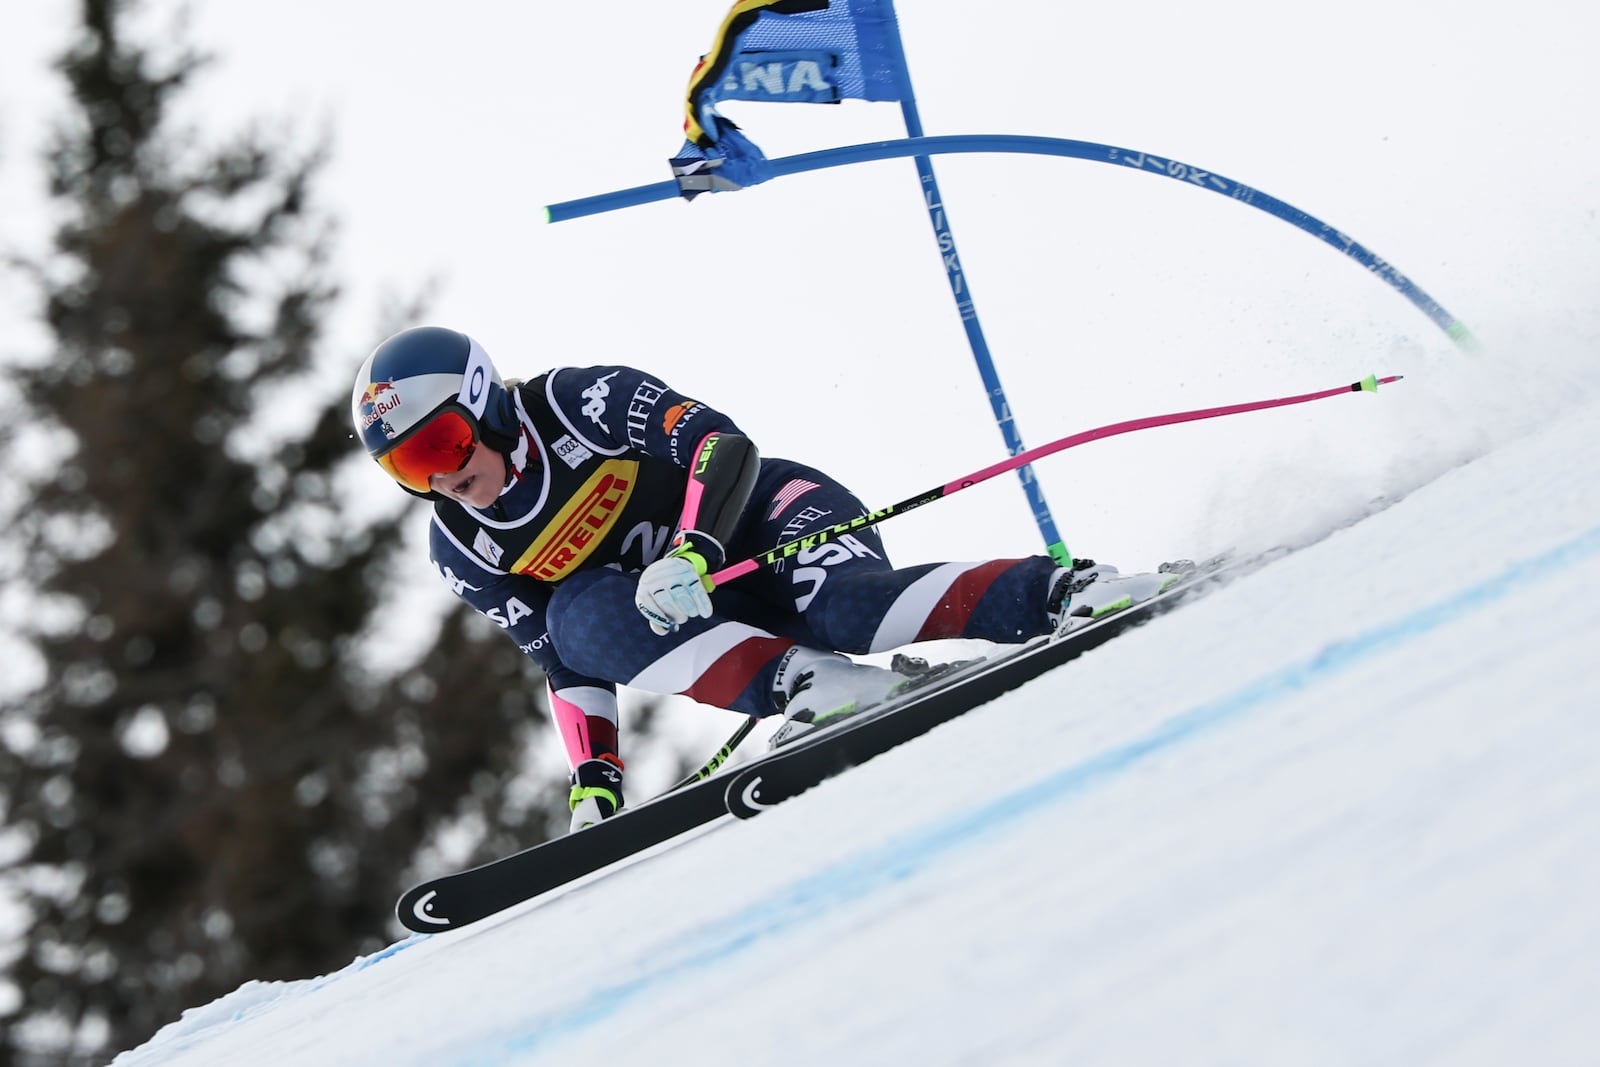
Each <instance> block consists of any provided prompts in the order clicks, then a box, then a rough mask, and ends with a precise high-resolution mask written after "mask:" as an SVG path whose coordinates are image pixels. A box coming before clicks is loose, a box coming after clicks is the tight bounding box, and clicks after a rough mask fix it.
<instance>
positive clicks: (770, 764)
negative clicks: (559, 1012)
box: [395, 558, 1265, 934]
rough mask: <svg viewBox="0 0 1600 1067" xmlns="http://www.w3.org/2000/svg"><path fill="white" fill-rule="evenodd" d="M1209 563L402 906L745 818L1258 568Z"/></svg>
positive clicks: (445, 921) (537, 891)
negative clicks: (1071, 626)
mask: <svg viewBox="0 0 1600 1067" xmlns="http://www.w3.org/2000/svg"><path fill="white" fill-rule="evenodd" d="M1262 562H1265V560H1264V559H1260V558H1258V559H1253V560H1249V561H1245V562H1244V563H1238V564H1226V565H1223V564H1217V563H1214V562H1213V563H1208V564H1202V565H1201V566H1200V567H1199V568H1197V569H1196V570H1195V571H1194V572H1193V573H1192V574H1190V575H1188V576H1187V577H1186V578H1185V579H1184V581H1183V582H1181V583H1180V584H1179V585H1177V586H1175V587H1173V588H1172V589H1169V590H1167V591H1166V592H1165V593H1162V594H1160V595H1159V596H1157V597H1155V598H1154V599H1152V600H1148V601H1146V602H1144V603H1143V604H1136V605H1134V606H1133V607H1130V608H1126V609H1124V610H1122V611H1120V612H1118V613H1117V614H1115V615H1111V616H1108V617H1107V618H1105V619H1102V620H1100V621H1099V622H1095V623H1091V624H1089V625H1087V626H1084V627H1082V628H1080V629H1078V630H1075V631H1073V632H1072V633H1070V634H1068V635H1067V636H1065V637H1062V638H1058V639H1055V640H1051V641H1037V642H1034V643H1033V644H1029V645H1025V646H1022V647H1021V648H1020V649H1017V650H1014V651H1010V652H1006V653H1002V654H1001V655H999V656H998V657H995V658H990V659H986V660H981V661H978V662H976V663H973V664H971V665H968V666H964V667H961V668H958V669H956V670H953V671H949V672H947V673H939V674H935V675H933V676H930V678H929V679H928V680H926V681H924V682H922V683H921V684H919V685H917V686H916V687H915V688H914V689H913V690H912V691H911V692H910V693H909V694H907V695H905V696H903V697H899V698H897V699H895V700H893V701H891V702H889V703H888V704H885V705H882V706H880V707H876V708H868V709H866V710H865V711H863V712H861V713H860V714H858V715H856V716H854V717H852V718H850V719H846V720H845V721H843V722H840V723H837V724H834V725H830V726H828V727H825V728H820V729H818V730H816V731H815V732H813V733H809V734H805V735H803V736H801V737H800V738H798V739H796V740H795V741H793V742H791V743H790V744H787V745H784V746H782V747H780V748H778V749H776V750H774V751H772V752H769V753H767V754H766V755H764V756H762V757H760V758H759V759H756V760H753V761H751V762H750V763H747V764H745V765H744V766H742V767H740V768H738V769H737V770H736V771H735V772H734V773H733V775H732V777H731V778H730V777H729V776H728V775H717V776H716V777H712V778H706V779H703V780H701V781H698V782H695V783H694V784H692V785H686V786H683V787H681V788H678V789H675V790H673V791H671V792H668V793H665V794H663V795H661V796H659V797H657V798H655V799H654V800H650V801H648V802H646V803H644V804H641V805H640V806H639V807H637V808H627V809H624V810H623V811H622V812H621V813H620V814H618V815H616V816H614V817H612V818H610V819H607V820H606V821H605V822H603V823H600V824H599V825H597V826H591V827H589V828H588V829H586V830H582V831H579V832H578V833H575V834H569V835H567V836H565V837H558V838H554V839H552V840H550V841H546V842H544V843H543V844H540V845H535V846H533V847H532V848H528V849H524V850H523V851H521V852H517V853H514V854H513V855H510V856H506V857H505V858H503V859H498V860H494V861H492V862H490V863H486V864H484V865H482V866H480V867H474V868H472V869H471V870H466V871H460V872H457V873H455V874H447V875H444V876H442V877H440V878H434V879H431V880H429V881H426V882H423V883H422V884H420V885H418V886H415V887H413V888H411V889H409V890H407V891H406V892H405V893H404V894H403V895H402V896H401V897H400V900H399V902H398V903H397V904H396V906H395V912H396V914H397V915H398V917H399V919H400V922H401V924H402V925H404V926H405V927H406V928H407V929H409V930H414V931H416V932H418V933H425V934H426V933H439V932H442V931H445V930H456V929H459V928H461V927H463V926H466V925H468V924H469V923H474V922H477V921H478V920H480V919H484V918H487V917H488V916H490V915H494V914H496V913H497V912H501V911H504V910H505V909H506V908H509V907H512V906H514V905H517V904H521V903H522V902H524V901H527V900H532V899H533V898H535V897H537V896H540V895H542V894H544V893H548V892H549V891H550V890H552V889H556V888H558V887H560V886H563V885H566V884H567V883H569V882H573V881H576V880H577V879H579V878H582V877H584V876H585V875H589V874H593V873H595V872H596V871H599V870H603V869H604V868H606V867H609V866H610V865H611V864H613V863H616V862H618V861H620V860H623V859H626V858H628V857H629V856H633V855H635V854H637V853H639V852H643V851H644V850H646V849H649V848H653V847H654V846H656V845H659V844H661V843H663V842H665V841H669V840H671V839H672V838H674V837H677V836H678V835H680V834H683V833H686V832H687V831H689V830H692V829H694V828H696V827H698V826H702V825H704V824H706V823H709V822H711V821H713V820H715V819H719V818H721V817H722V816H724V815H726V814H727V813H729V812H732V813H733V814H735V815H737V816H739V817H740V818H749V817H750V816H752V815H755V814H758V813H759V812H760V811H762V810H763V809H764V808H768V807H771V806H772V805H774V804H776V803H779V802H780V801H782V800H786V799H788V798H789V797H792V796H795V795H796V794H798V793H801V792H803V791H805V790H806V789H809V788H810V787H811V786H813V785H816V784H817V783H818V782H820V781H822V780H824V779H826V778H830V777H832V776H833V775H835V774H838V773H839V772H840V771H843V770H845V769H846V768H848V767H852V766H855V765H856V764H858V763H864V762H865V761H867V760H869V759H871V758H872V757H874V756H877V755H879V754H881V753H883V752H885V751H887V750H888V749H890V748H893V747H894V746H895V745H898V744H901V743H902V742H905V741H908V740H910V739H912V738H914V737H916V736H918V735H920V734H923V733H926V732H927V731H929V730H931V729H933V727H935V726H937V725H939V724H940V723H942V722H947V721H949V720H950V719H953V718H955V717H956V716H958V715H960V714H962V713H963V712H966V711H970V710H971V709H972V708H974V707H977V706H978V705H979V704H982V703H985V702H986V701H989V700H993V699H994V698H995V697H997V696H999V695H1001V694H1002V693H1005V692H1007V691H1009V690H1011V689H1015V688H1016V687H1017V686H1020V685H1022V684H1023V683H1024V682H1026V681H1028V680H1030V679H1032V678H1035V677H1037V676H1039V675H1040V674H1043V673H1044V672H1045V671H1047V670H1050V669H1051V668H1052V667H1056V666H1059V665H1060V664H1062V663H1065V662H1067V661H1068V660H1071V659H1073V658H1075V657H1077V656H1081V655H1082V654H1083V653H1085V652H1087V651H1089V650H1090V649H1092V648H1095V647H1097V646H1099V645H1101V644H1104V643H1105V642H1106V641H1109V640H1110V639H1111V638H1113V637H1115V636H1116V635H1117V634H1119V633H1122V632H1123V631H1125V630H1128V629H1131V628H1132V627H1134V626H1138V625H1140V624H1141V623H1143V622H1146V621H1148V620H1149V619H1151V618H1154V617H1155V616H1157V615H1159V614H1161V613H1163V612H1165V611H1168V610H1170V609H1171V608H1173V607H1175V606H1177V605H1178V604H1179V603H1181V602H1182V601H1183V600H1184V599H1187V598H1188V597H1190V596H1192V595H1194V594H1195V593H1197V592H1199V591H1201V590H1204V589H1207V588H1210V587H1212V586H1214V585H1215V584H1216V583H1217V582H1219V581H1221V580H1222V579H1223V578H1224V577H1231V576H1233V575H1234V574H1236V573H1238V572H1240V571H1242V570H1246V569H1250V567H1251V566H1257V565H1260V563H1262Z"/></svg>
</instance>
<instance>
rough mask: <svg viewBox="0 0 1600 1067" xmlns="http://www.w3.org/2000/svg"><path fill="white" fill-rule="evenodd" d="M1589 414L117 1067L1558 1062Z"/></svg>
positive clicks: (1598, 480) (1583, 856)
mask: <svg viewBox="0 0 1600 1067" xmlns="http://www.w3.org/2000/svg"><path fill="white" fill-rule="evenodd" d="M1364 399H1365V398H1364ZM1382 400H1383V394H1380V396H1379V397H1378V398H1377V400H1376V401H1372V402H1375V403H1382ZM1597 425H1600V405H1597V404H1596V403H1595V402H1593V401H1592V400H1590V401H1588V402H1586V403H1584V404H1582V405H1579V406H1578V407H1576V408H1575V409H1574V410H1572V411H1571V412H1570V413H1569V414H1567V415H1566V416H1565V417H1562V418H1560V419H1557V420H1554V421H1553V422H1552V423H1551V424H1550V425H1548V426H1545V427H1542V428H1540V429H1538V430H1537V431H1536V432H1533V433H1531V434H1529V435H1527V436H1524V437H1521V438H1518V439H1515V440H1512V441H1510V442H1508V443H1507V444H1505V445H1503V446H1502V447H1500V448H1498V449H1495V450H1493V451H1492V452H1490V453H1489V454H1487V455H1484V456H1482V457H1480V458H1478V459H1476V460H1474V461H1471V462H1469V463H1467V464H1465V465H1463V466H1461V467H1459V468H1457V469H1454V470H1451V471H1449V472H1448V473H1446V474H1444V475H1443V476H1441V477H1439V478H1437V479H1436V480H1433V481H1431V482H1430V483H1429V484H1425V485H1423V486H1421V487H1420V488H1417V489H1416V490H1415V491H1413V492H1411V493H1410V494H1409V495H1407V496H1406V497H1405V498H1404V499H1401V500H1399V501H1397V502H1395V503H1393V504H1392V505H1391V506H1389V507H1387V508H1385V509H1383V510H1380V511H1378V512H1377V513H1375V514H1372V515H1370V516H1369V517H1367V518H1365V519H1364V520H1362V521H1360V522H1357V523H1355V524H1353V525H1349V526H1347V527H1345V528H1343V529H1339V530H1337V531H1336V532H1333V533H1331V534H1330V535H1329V536H1327V537H1326V538H1324V539H1322V540H1320V541H1319V542H1317V543H1315V544H1313V545H1311V546H1309V547H1307V548H1305V549H1303V550H1301V551H1299V552H1297V553H1295V554H1293V555H1291V556H1288V557H1286V558H1284V559H1282V560H1280V561H1278V562H1276V563H1274V564H1272V565H1270V566H1268V567H1267V568H1265V569H1264V570H1262V571H1259V572H1257V573H1255V574H1253V575H1251V576H1249V577H1247V578H1244V579H1241V580H1240V581H1238V582H1237V583H1236V584H1234V585H1231V586H1229V587H1227V588H1225V589H1223V590H1221V591H1219V592H1217V593H1215V594H1213V595H1212V596H1210V597H1209V598H1207V599H1205V600H1203V601H1201V602H1198V603H1195V604H1193V605H1190V606H1188V607H1185V608H1183V609H1182V610H1179V611H1177V612H1174V613H1172V614H1171V615H1168V616H1165V617H1163V618H1160V619H1158V620H1155V621H1153V622H1152V623H1150V624H1149V625H1148V626H1146V627H1144V628H1142V629H1139V630H1137V631H1133V632H1131V633H1129V634H1127V635H1125V636H1123V637H1120V638H1118V639H1117V640H1116V641H1114V642H1112V643H1111V644H1109V645H1107V646H1105V647H1104V648H1102V649H1100V650H1098V651H1096V652H1094V653H1093V654H1091V655H1089V656H1087V657H1085V658H1084V659H1081V660H1079V661H1076V662H1074V663H1072V664H1069V665H1067V666H1065V667H1063V668H1062V669H1060V670H1057V671H1055V672H1053V673H1051V674H1049V675H1047V676H1045V677H1044V678H1042V679H1040V680H1038V681H1037V682H1035V683H1033V684H1030V685H1028V686H1026V687H1025V688H1024V689H1022V690H1020V691H1018V692H1015V693H1013V694H1011V695H1009V696H1007V697H1006V698H1004V699H1002V700H999V701H997V702H995V703H993V704H991V705H989V706H987V707H984V708H981V709H978V710H977V711H975V712H973V713H971V714H969V715H967V716H966V717H964V718H962V719H959V720H957V721H955V722H954V723H951V724H949V725H947V726H945V727H941V728H940V729H938V730H936V731H934V732H933V733H932V734H930V735H928V736H927V737H925V738H923V739H921V740H919V741H916V742H913V743H911V744H909V745H906V746H903V747H901V748H899V749H896V750H894V751H892V752H890V753H889V754H887V755H885V756H884V757H882V758H880V759H878V760H876V761H874V762H872V763H870V764H868V765H866V766H864V767H861V768H858V769H856V770H854V771H852V772H850V773H848V774H846V775H844V776H843V777H841V778H838V779H836V780H834V781H833V782H831V783H828V784H826V785H824V786H822V787H820V788H818V789H816V790H814V791H812V792H810V793H807V794H806V795H804V796H802V797H800V798H798V799H797V800H796V801H794V802H792V803H790V804H787V805H784V806H782V807H780V808H777V809H775V810H774V811H772V812H770V813H768V814H765V815H763V816H762V817H760V818H759V819H756V820H754V821H752V822H750V823H735V822H733V821H731V820H729V821H727V822H724V823H721V824H718V825H717V827H716V828H715V829H714V830H713V831H711V832H709V833H706V834H704V835H702V836H700V837H698V838H695V839H694V840H692V841H689V842H688V843H686V844H684V845H682V846H681V847H678V848H676V849H673V850H671V851H668V852H666V853H664V854H662V855H659V856H656V857H653V858H650V859H648V860H646V861H643V862H640V863H637V864H634V865H633V866H630V867H627V868H624V869H621V870H618V871H616V872H615V873H613V874H610V875H609V876H607V877H604V878H601V879H599V880H597V881H594V882H592V883H590V884H587V885H585V886H583V887H580V888H578V889H576V890H572V891H568V892H566V893H563V894H559V895H555V896H552V897H549V898H546V899H543V900H540V901H537V902H534V903H532V904H530V905H527V906H524V907H523V908H521V909H519V910H517V911H514V912H512V913H510V914H508V915H506V916H503V917H501V918H499V919H497V920H494V921H491V922H489V923H486V924H484V925H482V926H480V927H473V928H469V929H468V930H464V931H461V932H459V933H456V934H448V935H435V936H433V937H415V938H411V939H409V940H406V941H402V942H399V943H398V944H396V945H395V946H394V947H392V948H391V949H390V950H388V951H387V952H384V953H380V954H378V955H376V956H373V957H369V958H366V959H363V960H359V961H357V962H356V963H354V964H352V965H351V966H350V967H349V968H347V969H345V970H343V971H341V972H339V973H337V974H334V975H329V976H327V977H325V978H322V979H318V980H315V981H305V982H298V983H284V984H261V983H253V984H251V985H247V986H245V987H244V988H242V989H240V990H239V991H238V992H236V993H234V994H233V995H231V996H229V997H225V998H223V999H222V1000H220V1001H218V1002H216V1003H215V1004H212V1005H210V1006H208V1007H204V1008H200V1009H197V1010H195V1011H192V1012H190V1013H188V1014H187V1015H185V1017H184V1019H183V1020H182V1021H180V1022H177V1023H175V1024H173V1025H172V1026H170V1027H168V1028H167V1029H166V1030H164V1031H162V1032H161V1033H160V1034H158V1035H157V1036H156V1037H155V1038H154V1039H153V1040H152V1041H151V1042H150V1043H149V1044H147V1045H146V1046H144V1047H142V1048H140V1049H137V1050H134V1051H131V1052H128V1053H125V1054H124V1055H122V1056H120V1057H119V1058H118V1059H117V1060H116V1061H115V1062H116V1064H117V1067H143V1065H147V1064H163V1065H171V1067H186V1065H201V1064H207V1065H212V1064H223V1063H225V1064H228V1065H229V1067H249V1065H256V1064H260V1065H269V1064H270V1065H281V1064H285V1063H293V1064H296V1065H317V1064H328V1065H335V1064H337V1065H349V1064H383V1065H386V1067H405V1065H412V1064H415V1065H418V1067H421V1065H428V1067H441V1065H444V1067H454V1065H461V1067H465V1065H469V1064H537V1063H576V1062H597V1061H598V1062H604V1063H606V1064H607V1065H609V1067H624V1065H640V1067H644V1065H657V1064H676V1063H685V1064H688V1063H693V1064H704V1065H715V1064H736V1063H737V1064H747V1063H761V1064H765V1065H770V1067H786V1065H796V1067H798V1065H810V1064H815V1063H819V1062H837V1063H862V1064H865V1063H890V1062H896V1063H898V1062H912V1063H929V1064H984V1065H993V1064H1055V1063H1068V1062H1071V1063H1076V1064H1131V1063H1152V1064H1154V1063H1161V1064H1168V1063H1180V1062H1181V1063H1185V1064H1245V1063H1250V1064H1254V1063H1263V1064H1352V1063H1360V1064H1396V1065H1400V1064H1404V1065H1407V1067H1415V1065H1419V1064H1451V1065H1461V1064H1484V1065H1500V1064H1508V1063H1539V1064H1545V1065H1550V1064H1584V1063H1593V1062H1594V1055H1595V1049H1596V1048H1597V1047H1600V1020H1597V1019H1596V1017H1595V1015H1594V1013H1593V1012H1592V1008H1593V1005H1594V1004H1595V1003H1597V1002H1600V964H1597V963H1596V960H1600V904H1597V901H1600V877H1597V875H1600V776H1596V775H1595V774H1594V771H1593V768H1594V767H1595V766H1596V764H1597V762H1600V714H1597V709H1600V684H1597V682H1596V680H1595V678H1594V675H1593V674H1592V673H1591V672H1590V671H1588V670H1586V669H1585V668H1586V667H1587V666H1588V662H1587V661H1588V657H1590V656H1592V655H1594V652H1595V650H1596V649H1597V648H1600V601H1597V600H1596V598H1594V597H1593V596H1592V595H1591V594H1592V592H1593V590H1595V589H1596V588H1597V587H1600V474H1597V473H1596V471H1595V468H1594V465H1593V464H1592V463H1591V462H1589V457H1590V455H1591V452H1592V449H1593V447H1594V444H1595V441H1596V436H1597V434H1596V429H1595V427H1596V426H1597Z"/></svg>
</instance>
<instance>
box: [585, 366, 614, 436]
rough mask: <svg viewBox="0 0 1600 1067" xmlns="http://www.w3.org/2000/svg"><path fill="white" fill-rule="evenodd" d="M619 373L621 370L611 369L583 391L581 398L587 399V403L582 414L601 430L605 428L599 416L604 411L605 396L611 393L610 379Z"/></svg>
mask: <svg viewBox="0 0 1600 1067" xmlns="http://www.w3.org/2000/svg"><path fill="white" fill-rule="evenodd" d="M621 373H622V372H621V371H612V372H611V373H610V374H608V375H606V376H605V377H604V378H598V379H596V380H595V383H594V384H593V385H591V386H589V388H587V389H585V390H584V391H583V398H584V399H585V400H587V401H588V403H587V404H585V405H583V414H584V415H585V416H586V417H587V418H588V419H589V421H590V422H592V423H594V424H595V425H596V426H598V427H600V428H601V429H602V430H604V429H605V428H606V424H605V423H604V422H602V421H601V416H603V415H604V414H605V413H606V397H608V396H610V395H611V384H610V383H611V379H613V378H615V377H616V376H617V375H618V374H621Z"/></svg>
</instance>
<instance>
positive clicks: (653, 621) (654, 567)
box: [633, 554, 711, 636]
mask: <svg viewBox="0 0 1600 1067" xmlns="http://www.w3.org/2000/svg"><path fill="white" fill-rule="evenodd" d="M696 560H700V561H701V562H702V565H703V557H700V556H698V555H695V554H686V555H682V556H668V557H667V558H666V559H658V560H656V561H655V562H654V563H652V564H650V566H648V567H646V568H645V569H644V573H643V574H641V575H639V589H638V591H637V592H636V593H634V594H633V604H634V607H636V608H638V609H639V613H640V614H641V615H643V616H644V617H645V618H646V619H647V620H649V622H650V629H651V631H652V632H654V633H655V634H656V635H658V636H664V635H666V634H670V633H672V632H673V631H674V630H676V629H677V628H678V627H679V626H681V625H682V624H683V623H686V622H688V621H689V620H690V619H694V618H700V619H709V618H711V596H710V594H709V593H708V592H707V590H706V583H705V581H704V579H703V578H702V576H701V571H700V569H699V567H697V566H695V561H696Z"/></svg>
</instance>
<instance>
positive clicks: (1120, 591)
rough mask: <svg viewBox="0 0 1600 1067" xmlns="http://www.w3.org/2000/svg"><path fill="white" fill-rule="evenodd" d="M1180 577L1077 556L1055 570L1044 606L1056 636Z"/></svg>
mask: <svg viewBox="0 0 1600 1067" xmlns="http://www.w3.org/2000/svg"><path fill="white" fill-rule="evenodd" d="M1182 580H1183V574H1182V573H1178V572H1169V571H1166V570H1165V569H1163V571H1162V572H1161V573H1158V574H1122V573H1120V572H1119V571H1118V570H1117V568H1115V567H1113V566H1111V565H1110V564H1107V563H1096V562H1095V561H1094V560H1092V559H1081V560H1078V561H1077V563H1076V564H1074V565H1073V567H1072V568H1071V569H1070V570H1069V569H1067V568H1065V567H1063V568H1061V569H1060V570H1059V571H1057V572H1056V577H1055V584H1054V585H1053V586H1052V587H1051V590H1050V599H1049V601H1048V606H1047V609H1046V610H1048V611H1049V613H1050V624H1051V626H1053V627H1054V629H1055V633H1056V636H1058V637H1059V636H1060V635H1062V634H1064V633H1067V632H1069V631H1071V630H1073V629H1074V628H1076V627H1079V626H1083V625H1085V624H1086V623H1090V622H1093V621H1095V620H1096V619H1103V618H1105V617H1106V616H1107V615H1111V614H1114V613H1116V612H1118V611H1121V610H1123V609H1124V608H1130V607H1132V606H1133V605H1135V604H1140V603H1143V602H1144V601H1146V600H1149V599H1150V598H1151V597H1153V596H1156V595H1157V594H1159V593H1162V592H1165V591H1166V590H1167V589H1170V588H1172V586H1174V585H1176V584H1177V583H1178V582H1180V581H1182Z"/></svg>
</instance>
